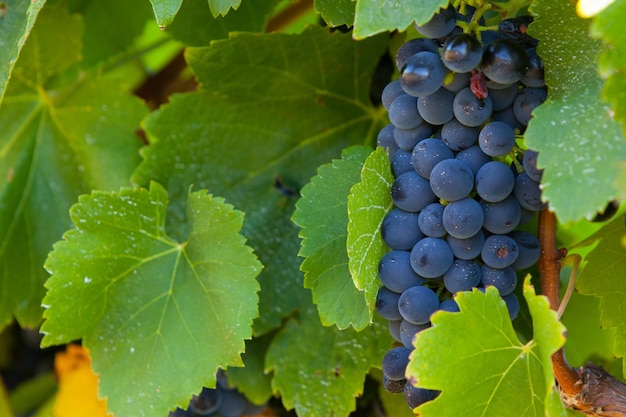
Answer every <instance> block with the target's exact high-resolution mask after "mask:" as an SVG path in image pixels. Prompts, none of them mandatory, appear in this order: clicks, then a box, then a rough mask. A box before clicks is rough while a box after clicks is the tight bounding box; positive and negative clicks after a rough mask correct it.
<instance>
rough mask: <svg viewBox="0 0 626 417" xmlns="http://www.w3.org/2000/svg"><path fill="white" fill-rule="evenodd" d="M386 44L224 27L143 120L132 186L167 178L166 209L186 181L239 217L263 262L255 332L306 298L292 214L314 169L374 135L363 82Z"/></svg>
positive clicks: (319, 33) (319, 31)
mask: <svg viewBox="0 0 626 417" xmlns="http://www.w3.org/2000/svg"><path fill="white" fill-rule="evenodd" d="M247 3H249V2H247ZM244 4H246V3H244ZM242 7H243V6H242ZM239 12H240V11H238V12H237V13H239ZM178 20H179V19H178V17H177V19H176V22H177V21H178ZM384 47H385V42H384V39H383V38H372V39H368V40H366V41H363V42H354V41H353V40H352V39H351V37H350V35H349V34H342V33H339V32H335V33H328V31H327V30H326V29H323V28H311V29H309V30H306V31H305V32H303V33H302V34H300V35H285V34H265V35H259V34H254V35H253V34H233V35H232V37H231V39H230V40H228V41H215V42H213V43H212V45H211V46H210V47H204V48H189V49H188V50H187V58H188V61H189V63H190V65H191V67H192V69H193V71H194V73H195V74H196V76H197V78H198V80H199V82H200V89H199V91H198V92H195V93H190V94H186V95H179V96H174V97H172V99H171V102H170V104H169V105H166V106H163V107H162V108H161V109H160V110H158V111H156V112H154V113H153V114H152V115H151V116H150V117H149V118H148V119H147V120H146V121H145V129H146V131H147V134H148V137H149V139H150V141H151V142H152V144H151V145H150V146H148V147H146V148H145V149H143V152H142V155H143V157H144V162H143V163H142V164H141V166H140V167H139V168H138V169H137V171H136V172H135V174H134V177H133V179H134V181H135V182H136V183H137V184H142V185H146V184H148V183H149V182H150V180H156V181H158V182H160V183H161V184H164V185H165V186H166V187H167V189H168V195H169V196H170V198H171V201H172V204H171V205H170V208H169V210H170V211H171V212H172V215H177V214H176V212H177V211H180V209H179V208H178V207H179V206H180V201H181V198H182V197H183V196H184V195H185V193H186V190H187V189H188V187H189V185H190V183H193V184H194V185H195V186H196V187H200V188H206V189H208V190H210V191H211V192H212V193H215V194H218V195H221V196H223V197H224V198H226V199H227V201H228V202H229V203H231V204H233V205H235V206H236V207H237V208H239V209H240V210H242V211H244V212H245V213H246V220H245V224H244V234H245V235H246V236H247V237H248V239H250V245H251V246H252V247H254V248H255V249H256V251H257V255H258V256H259V258H260V259H261V262H263V264H264V265H265V269H264V271H263V273H262V274H261V276H260V277H259V281H260V282H261V288H262V291H261V294H260V297H261V301H260V307H259V308H260V317H259V319H258V320H257V322H255V326H254V329H255V334H256V335H259V334H261V333H264V332H267V331H269V330H271V329H272V328H275V327H278V326H279V325H280V324H281V321H282V318H283V317H286V316H288V315H290V314H291V313H292V312H293V311H295V310H297V309H299V308H300V306H301V305H303V303H304V302H305V301H307V300H310V297H311V294H310V292H309V291H308V290H306V289H304V288H303V286H302V279H303V277H302V273H301V272H300V270H299V267H300V262H299V259H298V257H297V250H298V247H299V240H298V231H299V229H298V228H297V227H296V226H295V225H294V224H293V223H292V222H291V221H290V217H291V214H292V212H293V210H294V205H295V201H296V200H297V195H298V192H299V189H300V188H301V187H302V186H304V184H306V183H307V182H308V181H309V179H310V178H311V177H312V176H313V175H314V174H315V170H316V169H317V167H318V166H320V165H322V164H324V163H327V162H328V161H330V160H332V159H333V158H337V157H338V156H339V155H340V152H341V150H342V149H343V148H346V147H348V146H350V145H354V144H373V143H375V140H376V139H375V138H376V134H377V131H378V130H379V129H380V128H381V127H382V122H381V119H382V113H381V112H380V111H379V110H378V109H374V108H373V107H372V106H371V104H370V103H369V79H370V77H371V75H372V73H373V70H374V68H375V66H376V63H377V61H378V57H379V55H380V54H381V53H382V51H383V50H384ZM303 50H306V51H316V52H315V53H307V54H302V51H303ZM242 51H250V53H242ZM322 68H325V70H321V69H322ZM355 74H358V75H355ZM346 79H351V80H352V82H350V83H346V82H345V80H346ZM212 80H220V82H219V83H214V82H212ZM303 114H306V117H303ZM172 233H177V232H176V231H173V232H172ZM337 255H338V254H336V253H333V254H331V256H333V257H334V256H337ZM339 255H340V254H339Z"/></svg>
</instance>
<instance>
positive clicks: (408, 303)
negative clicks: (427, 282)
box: [390, 285, 439, 378]
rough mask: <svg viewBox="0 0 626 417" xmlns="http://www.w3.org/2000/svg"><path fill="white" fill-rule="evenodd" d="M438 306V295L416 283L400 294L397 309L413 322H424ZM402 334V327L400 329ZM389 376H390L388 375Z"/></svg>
mask: <svg viewBox="0 0 626 417" xmlns="http://www.w3.org/2000/svg"><path fill="white" fill-rule="evenodd" d="M438 308H439V297H437V294H436V293H435V292H434V291H433V290H431V289H430V288H428V287H424V286H421V285H417V286H415V287H411V288H407V289H406V290H404V291H403V292H402V294H400V300H398V309H399V310H400V314H401V315H402V318H403V319H404V320H406V321H408V322H409V323H413V324H426V323H428V322H429V321H430V316H431V314H433V313H434V312H435V311H437V309H438ZM400 334H402V329H401V330H400ZM390 378H391V377H390Z"/></svg>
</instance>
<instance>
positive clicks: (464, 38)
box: [441, 33, 483, 72]
mask: <svg viewBox="0 0 626 417" xmlns="http://www.w3.org/2000/svg"><path fill="white" fill-rule="evenodd" d="M482 54H483V48H482V46H481V45H480V42H479V41H478V39H476V37H475V36H474V35H471V34H469V33H460V34H458V35H454V36H450V37H449V38H448V40H447V41H446V43H444V45H443V48H442V51H441V60H442V61H443V63H444V65H445V66H446V67H448V68H449V69H450V70H452V71H454V72H469V71H471V70H473V69H474V68H476V67H477V66H478V64H480V60H481V58H482Z"/></svg>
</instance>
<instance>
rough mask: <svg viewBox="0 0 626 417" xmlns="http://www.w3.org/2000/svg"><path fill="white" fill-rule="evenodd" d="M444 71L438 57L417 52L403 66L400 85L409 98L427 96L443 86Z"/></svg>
mask: <svg viewBox="0 0 626 417" xmlns="http://www.w3.org/2000/svg"><path fill="white" fill-rule="evenodd" d="M444 76H445V71H444V69H443V64H442V63H441V60H440V59H439V55H437V54H436V53H433V52H427V51H425V52H418V53H417V54H415V55H412V56H411V57H410V58H409V59H408V60H407V62H406V64H405V65H404V68H403V69H402V74H401V75H400V83H401V85H402V88H403V89H404V91H405V92H406V93H407V94H409V95H411V96H415V97H417V96H427V95H430V94H432V93H434V92H435V91H437V90H438V89H439V87H441V85H442V84H443V79H444Z"/></svg>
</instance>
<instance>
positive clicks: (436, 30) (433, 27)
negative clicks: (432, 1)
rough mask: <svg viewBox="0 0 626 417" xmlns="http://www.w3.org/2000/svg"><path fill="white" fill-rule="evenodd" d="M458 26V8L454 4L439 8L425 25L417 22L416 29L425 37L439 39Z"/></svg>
mask: <svg viewBox="0 0 626 417" xmlns="http://www.w3.org/2000/svg"><path fill="white" fill-rule="evenodd" d="M455 26H456V9H455V8H454V6H448V7H447V8H445V9H442V10H439V12H437V13H436V14H435V15H434V16H433V17H431V18H430V20H429V21H428V22H426V23H424V24H423V25H418V24H415V29H417V31H418V32H419V33H420V34H422V35H423V36H424V37H425V38H430V39H438V38H443V37H444V36H446V35H447V34H449V33H450V32H452V30H453V29H454V27H455Z"/></svg>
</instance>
